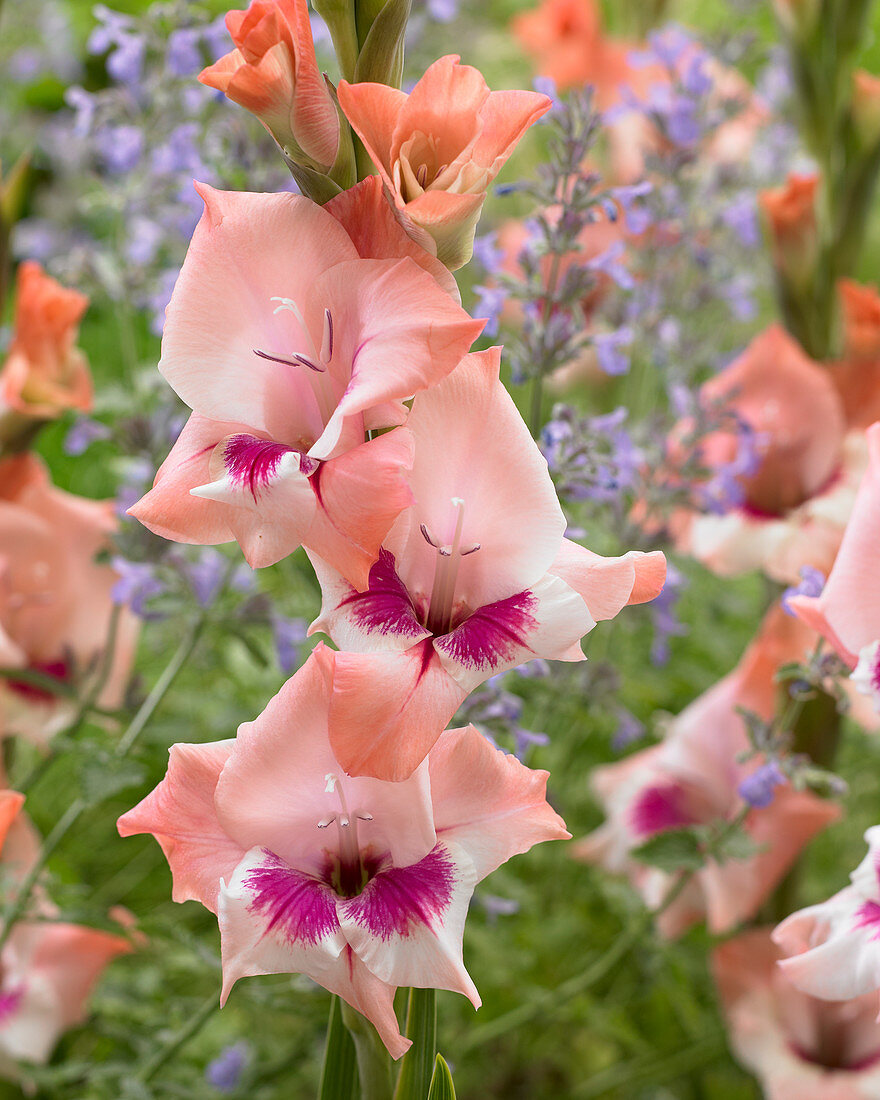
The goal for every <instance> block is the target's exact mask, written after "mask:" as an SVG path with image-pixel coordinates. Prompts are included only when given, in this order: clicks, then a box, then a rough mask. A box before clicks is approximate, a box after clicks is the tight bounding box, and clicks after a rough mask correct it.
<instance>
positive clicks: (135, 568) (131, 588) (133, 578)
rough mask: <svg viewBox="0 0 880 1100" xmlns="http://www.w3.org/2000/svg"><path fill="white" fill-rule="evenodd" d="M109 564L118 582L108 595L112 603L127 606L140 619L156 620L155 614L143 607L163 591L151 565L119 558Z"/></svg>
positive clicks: (161, 584) (162, 585) (163, 588)
mask: <svg viewBox="0 0 880 1100" xmlns="http://www.w3.org/2000/svg"><path fill="white" fill-rule="evenodd" d="M111 564H112V565H113V568H114V569H115V570H116V572H117V573H118V574H119V580H118V581H117V582H116V584H114V586H113V589H112V591H111V593H110V597H111V599H112V600H113V602H114V603H115V604H127V605H128V607H129V608H130V609H131V610H132V612H133V613H134V614H135V615H137V616H138V618H140V619H155V618H158V617H159V616H158V615H156V613H155V612H150V611H147V610H146V606H145V605H146V603H147V601H148V600H151V599H152V598H153V597H154V596H158V595H160V594H161V593H162V592H164V591H165V585H164V584H163V583H162V581H160V580H159V578H158V577H157V576H156V574H155V572H154V568H153V565H152V564H151V563H149V562H139V561H127V560H126V559H125V558H121V557H115V558H113V560H112V563H111Z"/></svg>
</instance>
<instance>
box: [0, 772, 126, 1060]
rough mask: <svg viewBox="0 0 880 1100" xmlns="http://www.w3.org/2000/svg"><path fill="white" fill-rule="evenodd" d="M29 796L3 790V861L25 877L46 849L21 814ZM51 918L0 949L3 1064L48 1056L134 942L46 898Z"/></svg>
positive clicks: (11, 876) (15, 875)
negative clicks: (61, 917)
mask: <svg viewBox="0 0 880 1100" xmlns="http://www.w3.org/2000/svg"><path fill="white" fill-rule="evenodd" d="M23 802H24V796H23V795H21V794H18V792H16V791H10V790H3V791H0V846H2V857H0V864H2V869H3V872H4V875H5V876H7V881H9V880H11V881H13V882H17V881H20V880H21V878H22V877H23V876H24V874H25V872H26V871H27V870H28V868H29V867H30V865H31V864H32V863H33V861H34V859H35V858H36V856H37V853H38V851H39V841H38V840H37V839H36V837H35V836H34V834H33V829H32V827H31V825H30V823H29V822H28V821H27V820H26V819H25V818H24V815H22V814H21V812H20V811H21V807H22V803H23ZM40 911H41V914H42V915H43V916H44V917H45V918H47V920H46V921H44V922H31V921H21V922H19V923H18V924H16V926H15V928H14V929H13V931H12V933H11V935H10V937H9V939H8V940H7V942H6V945H5V946H4V948H3V953H2V957H0V1069H2V1071H3V1073H4V1075H14V1074H15V1066H14V1063H15V1062H16V1061H18V1060H20V1059H24V1060H26V1061H28V1062H45V1061H47V1060H48V1058H49V1056H50V1054H51V1053H52V1049H53V1047H54V1046H55V1043H56V1042H57V1040H58V1038H59V1037H60V1035H61V1034H62V1033H63V1032H64V1031H66V1030H67V1029H68V1028H70V1027H73V1026H74V1025H75V1024H78V1023H80V1022H81V1021H82V1020H83V1018H84V1017H85V1015H86V1000H87V998H88V996H89V993H90V992H91V990H92V987H93V986H94V984H95V982H96V981H97V980H98V978H99V977H100V975H101V972H102V971H103V969H104V967H105V966H106V965H107V964H108V963H109V962H110V961H111V960H112V959H114V958H115V957H116V956H117V955H122V954H125V953H126V952H128V951H130V950H131V947H130V945H129V943H128V941H127V940H126V939H123V938H122V937H121V936H113V935H110V934H108V933H107V932H99V931H96V930H95V929H92V928H85V927H83V926H81V925H77V924H64V923H60V922H57V921H55V920H54V919H53V918H54V917H55V916H56V914H57V910H56V909H55V907H54V906H53V905H52V904H51V903H50V902H48V901H47V900H46V899H45V898H41V899H40Z"/></svg>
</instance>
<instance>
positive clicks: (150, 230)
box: [125, 215, 165, 267]
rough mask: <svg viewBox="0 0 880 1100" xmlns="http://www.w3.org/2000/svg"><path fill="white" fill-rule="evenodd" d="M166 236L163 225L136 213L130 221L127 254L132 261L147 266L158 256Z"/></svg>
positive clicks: (126, 245) (126, 246)
mask: <svg viewBox="0 0 880 1100" xmlns="http://www.w3.org/2000/svg"><path fill="white" fill-rule="evenodd" d="M164 238H165V231H164V229H163V228H162V226H161V225H158V224H157V223H156V222H154V221H152V220H151V219H150V218H144V217H141V216H140V215H135V217H133V218H132V219H131V220H130V222H129V232H128V240H127V241H126V244H125V254H126V256H127V257H128V259H129V260H130V261H131V263H133V264H137V265H138V266H139V267H145V266H146V265H147V264H149V263H152V261H153V260H154V259H155V258H156V255H157V254H158V252H159V249H160V247H161V245H162V241H163V240H164Z"/></svg>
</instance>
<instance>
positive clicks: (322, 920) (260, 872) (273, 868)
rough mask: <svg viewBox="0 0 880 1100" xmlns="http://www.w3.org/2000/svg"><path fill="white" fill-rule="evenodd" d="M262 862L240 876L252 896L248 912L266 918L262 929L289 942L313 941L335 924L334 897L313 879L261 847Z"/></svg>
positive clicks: (330, 931)
mask: <svg viewBox="0 0 880 1100" xmlns="http://www.w3.org/2000/svg"><path fill="white" fill-rule="evenodd" d="M263 854H264V855H265V857H266V862H265V863H264V864H263V865H262V866H261V867H255V868H254V869H253V870H252V871H251V872H250V873H249V874H248V875H247V877H246V878H245V879H244V880H243V885H244V886H245V887H246V888H247V889H248V890H250V891H251V892H252V893H253V895H254V899H253V901H252V902H250V904H249V905H248V912H250V913H254V914H259V915H260V916H263V917H266V918H268V922H269V923H268V924H267V925H266V932H272V931H277V932H280V933H281V934H282V935H283V936H284V937H285V938H286V939H287V940H288V942H290V943H306V944H315V943H317V942H318V941H319V940H322V939H323V938H324V937H325V936H329V935H331V934H332V933H333V932H335V931H336V929H338V928H339V920H338V919H337V916H336V897H335V895H334V893H333V892H332V890H330V888H329V887H328V886H325V885H324V883H322V882H318V880H317V879H314V878H312V877H311V876H309V875H305V874H303V873H302V872H301V871H296V870H294V868H293V867H288V865H287V864H286V863H285V862H284V860H283V859H280V858H279V857H278V856H276V855H275V853H274V852H270V851H268V850H267V849H265V848H264V849H263Z"/></svg>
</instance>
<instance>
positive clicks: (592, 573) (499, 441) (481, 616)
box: [311, 348, 666, 779]
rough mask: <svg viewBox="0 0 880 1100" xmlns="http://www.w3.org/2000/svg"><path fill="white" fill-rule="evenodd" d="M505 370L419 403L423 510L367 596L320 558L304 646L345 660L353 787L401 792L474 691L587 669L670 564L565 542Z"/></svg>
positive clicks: (419, 503) (404, 529)
mask: <svg viewBox="0 0 880 1100" xmlns="http://www.w3.org/2000/svg"><path fill="white" fill-rule="evenodd" d="M499 364H500V351H499V349H498V348H493V349H490V350H489V351H486V352H479V353H476V354H474V355H470V356H468V357H467V358H466V359H464V360H463V361H462V363H461V364H460V365H459V367H458V368H457V369H456V370H455V371H454V372H453V373H452V374H451V375H450V376H449V378H447V379H446V380H444V381H443V382H441V383H440V384H439V385H437V386H435V387H434V388H433V389H431V390H429V391H427V392H426V393H424V394H420V395H419V396H418V397H416V399H415V401H414V403H413V409H412V412H411V414H410V419H409V427H410V429H411V431H412V433H413V437H414V439H415V461H414V464H413V470H412V474H411V475H410V484H411V486H412V490H413V494H414V496H415V500H416V502H415V504H414V505H413V506H412V507H411V508H409V509H407V511H406V512H404V513H403V514H402V515H401V517H400V518H399V519H398V520H397V521H396V523H395V525H394V527H393V528H392V530H391V532H390V533H389V535H388V538H387V539H386V540H385V543H384V545H383V548H382V552H381V555H380V557H379V560H378V561H377V562H376V564H375V565H374V566H373V568H372V570H371V571H370V579H369V586H368V587H367V590H366V591H364V592H360V593H359V592H356V591H354V590H353V589H352V587H351V585H350V584H347V583H346V581H345V579H344V578H343V577H341V576H340V574H339V573H338V572H337V571H335V570H333V569H332V568H330V567H329V566H328V565H327V563H325V562H323V561H321V560H320V558H319V557H317V556H315V555H312V563H313V565H314V566H315V569H316V572H317V574H318V579H319V580H320V582H321V588H322V590H323V606H322V609H321V615H320V617H319V618H318V619H317V620H316V621H315V622H314V623H313V624H312V627H311V631H312V632H314V631H316V630H323V631H325V632H326V633H327V634H329V635H330V637H331V638H332V639H333V641H334V642H336V644H337V645H338V646H340V648H342V649H343V650H344V651H345V652H342V653H339V654H338V655H337V660H336V677H335V680H334V689H333V690H334V697H333V701H332V704H331V709H330V738H331V742H332V744H333V749H334V752H335V753H336V755H337V756H338V758H339V759H340V761H341V762H342V765H343V767H344V768H345V769H346V771H348V772H350V773H351V774H353V775H375V776H378V777H379V778H382V779H404V778H405V777H406V776H408V775H409V774H410V773H411V772H412V771H413V769H414V768H415V767H416V766H417V765H418V763H419V762H420V761H421V760H422V758H423V757H424V755H425V753H427V751H428V750H429V749H430V747H431V745H432V744H433V743H434V741H435V740H436V739H437V737H438V736H439V734H440V731H441V730H442V729H443V728H444V726H445V725H446V723H447V722H448V721H449V719H450V718H451V717H452V715H453V714H454V713H455V711H456V710H457V708H458V707H459V705H460V704H461V703H462V701H463V700H464V699H465V697H466V696H467V695H468V693H469V692H471V691H472V690H473V689H474V688H475V687H476V686H477V685H478V684H481V683H482V682H483V681H484V680H486V679H488V678H489V677H490V676H492V675H494V674H496V673H499V672H502V671H504V670H505V669H509V668H513V667H514V666H516V665H519V664H522V663H523V662H524V661H527V660H529V659H530V658H532V657H549V658H553V659H558V660H568V661H577V660H583V653H582V652H581V649H580V645H579V642H580V639H581V638H582V637H583V635H584V634H586V633H587V632H588V631H589V630H591V629H592V627H593V626H594V625H595V622H596V620H601V619H610V618H613V617H614V616H615V615H616V614H617V613H618V612H619V611H620V610H621V608H623V607H624V606H626V604H627V603H641V602H643V601H645V600H649V599H653V598H654V596H656V595H657V593H658V592H659V591H660V589H661V588H662V585H663V580H664V577H665V574H666V563H665V559H664V558H663V555H662V554H659V553H654V554H639V553H635V552H633V553H630V554H626V555H624V556H623V557H621V558H601V557H599V556H598V555H596V554H592V553H591V552H590V551H589V550H585V549H584V548H583V547H581V546H578V545H577V544H575V543H573V542H570V541H568V540H567V539H564V538H563V532H564V531H565V517H564V516H563V514H562V510H561V508H560V506H559V502H558V500H557V498H556V493H555V490H554V488H553V483H552V481H551V480H550V476H549V473H548V471H547V463H546V461H545V460H544V458H543V456H542V455H541V453H540V451H539V450H538V448H537V446H536V445H535V443H534V441H533V440H532V438H531V436H530V435H529V433H528V431H527V429H526V426H525V424H524V423H523V421H522V417H521V416H520V415H519V413H518V412H517V409H516V406H515V405H514V403H513V401H512V400H511V398H510V396H509V395H508V393H507V391H506V390H505V389H504V387H503V386H502V385H501V383H500V381H499V378H498V370H499ZM526 531H527V532H528V537H527V538H525V537H524V536H523V532H526ZM365 725H366V728H368V729H369V730H370V734H371V736H370V737H364V735H363V729H364V726H365Z"/></svg>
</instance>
